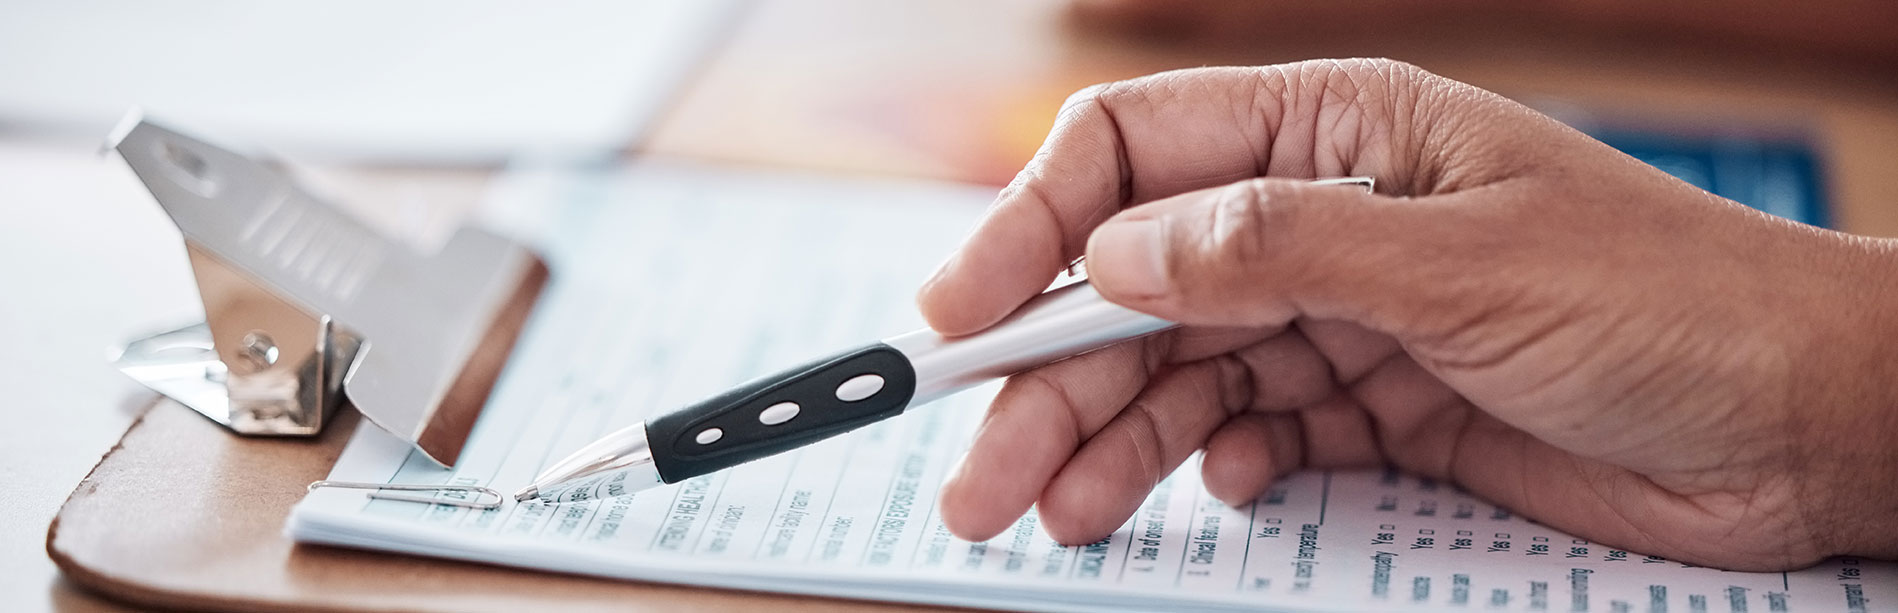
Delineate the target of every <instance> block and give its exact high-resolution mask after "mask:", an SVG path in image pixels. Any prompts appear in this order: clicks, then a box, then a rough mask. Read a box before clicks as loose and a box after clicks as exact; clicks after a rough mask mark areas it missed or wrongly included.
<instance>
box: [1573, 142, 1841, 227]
mask: <svg viewBox="0 0 1898 613" xmlns="http://www.w3.org/2000/svg"><path fill="white" fill-rule="evenodd" d="M1589 135H1590V136H1593V137H1595V138H1597V139H1600V140H1601V141H1602V142H1604V143H1608V145H1609V146H1611V147H1614V148H1616V149H1620V150H1621V151H1622V152H1624V153H1627V154H1628V155H1631V156H1634V157H1635V158H1636V159H1639V160H1641V161H1643V162H1647V163H1649V164H1652V165H1654V166H1655V167H1656V168H1660V169H1661V170H1663V171H1666V172H1667V174H1670V175H1674V176H1675V177H1678V178H1679V179H1681V180H1682V181H1686V182H1688V183H1692V184H1694V185H1696V186H1698V187H1700V188H1701V189H1704V190H1707V191H1709V192H1713V193H1715V194H1719V195H1720V196H1722V197H1725V198H1730V199H1733V200H1735V201H1737V202H1740V203H1742V204H1745V205H1747V206H1751V207H1753V208H1756V209H1759V210H1762V211H1765V212H1767V213H1771V214H1774V215H1778V216H1780V217H1785V218H1787V219H1791V220H1793V221H1798V222H1801V223H1807V224H1812V225H1815V226H1819V227H1822V228H1823V227H1830V225H1829V224H1831V222H1832V218H1831V215H1830V214H1829V207H1827V205H1826V201H1825V189H1824V188H1825V185H1824V183H1823V178H1822V176H1821V173H1820V168H1819V159H1818V155H1817V154H1815V153H1813V150H1812V148H1811V147H1810V146H1808V145H1807V144H1805V143H1801V142H1798V141H1792V140H1762V139H1754V138H1746V137H1734V136H1721V137H1695V136H1683V135H1676V134H1668V133H1664V132H1636V131H1617V130H1596V131H1591V132H1590V134H1589Z"/></svg>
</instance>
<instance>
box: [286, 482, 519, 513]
mask: <svg viewBox="0 0 1898 613" xmlns="http://www.w3.org/2000/svg"><path fill="white" fill-rule="evenodd" d="M320 487H334V488H342V489H352V490H373V491H371V492H369V497H370V498H376V499H379V500H400V501H403V502H421V503H427V504H445V505H449V506H455V507H467V508H470V509H478V510H482V511H486V510H489V509H498V508H500V507H501V501H502V500H503V498H502V497H501V492H498V491H495V490H493V489H490V488H485V487H481V486H478V485H425V484H413V485H412V484H406V483H362V482H356V481H327V480H325V481H317V482H315V483H311V484H310V487H309V491H312V492H314V491H316V489H317V488H320ZM382 490H402V491H410V492H438V493H439V492H470V493H473V494H474V499H473V500H456V499H453V498H434V497H430V496H418V495H415V494H388V493H384V492H383V491H382ZM483 496H487V497H490V498H492V501H489V502H484V501H483V499H482V497H483Z"/></svg>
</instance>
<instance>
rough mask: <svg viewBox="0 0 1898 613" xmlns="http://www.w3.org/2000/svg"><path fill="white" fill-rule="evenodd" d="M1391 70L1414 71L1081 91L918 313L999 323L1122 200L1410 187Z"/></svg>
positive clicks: (1359, 66) (1252, 74) (1291, 67)
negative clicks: (1291, 182)
mask: <svg viewBox="0 0 1898 613" xmlns="http://www.w3.org/2000/svg"><path fill="white" fill-rule="evenodd" d="M1393 67H1400V68H1404V69H1406V70H1409V71H1415V69H1412V68H1407V67H1402V65H1398V64H1395V63H1391V62H1381V61H1346V62H1304V63H1299V64H1288V65H1282V66H1269V67H1264V68H1209V69H1193V70H1182V71H1174V72H1166V73H1160V74H1157V75H1152V76H1148V77H1142V78H1139V79H1134V80H1130V81H1122V82H1118V83H1111V84H1107V85H1100V86H1095V87H1091V88H1088V89H1085V90H1082V91H1081V92H1079V93H1077V94H1075V95H1074V96H1072V97H1070V98H1069V99H1068V102H1067V103H1066V104H1064V105H1063V108H1062V111H1061V113H1060V116H1059V118H1058V119H1057V120H1056V123H1055V127H1054V130H1053V131H1052V132H1050V133H1049V135H1048V139H1047V141H1046V142H1045V143H1044V144H1043V145H1042V147H1041V149H1040V151H1038V152H1036V153H1035V157H1034V158H1033V159H1031V160H1030V161H1029V162H1028V164H1027V166H1026V167H1025V168H1023V169H1022V171H1021V173H1020V174H1018V175H1017V176H1016V177H1015V180H1014V181H1012V182H1010V184H1009V185H1008V187H1006V188H1004V189H1003V190H1002V193H1001V194H1000V196H998V197H997V199H996V202H995V204H994V205H993V206H991V207H990V209H989V212H988V215H987V216H986V217H985V218H984V219H983V220H982V222H981V224H980V225H978V226H977V228H976V230H975V231H974V233H972V234H971V235H970V236H969V238H968V240H967V242H966V243H965V244H964V245H963V246H962V248H961V249H959V250H958V251H957V252H956V253H955V254H954V255H953V256H951V257H950V259H949V260H948V261H947V262H945V263H944V264H943V266H942V268H941V269H939V270H938V271H937V273H936V276H935V277H933V278H932V279H930V281H929V282H928V283H926V284H924V286H923V288H922V290H921V291H920V292H919V295H918V299H917V302H918V304H919V306H920V307H921V309H922V313H923V317H924V318H925V319H926V320H928V322H929V324H930V326H931V327H933V328H935V329H936V330H937V331H938V332H941V333H943V334H945V335H949V336H956V335H962V334H968V333H971V332H975V331H978V330H981V329H982V328H986V327H988V326H989V325H991V324H994V323H995V322H996V321H998V320H1000V319H1001V318H1002V317H1003V316H1006V315H1007V314H1008V313H1009V312H1011V311H1013V310H1014V309H1015V308H1016V307H1018V306H1020V305H1021V303H1022V302H1023V301H1025V300H1027V299H1028V298H1031V297H1033V296H1034V295H1035V294H1038V293H1040V292H1041V291H1042V290H1044V289H1047V287H1048V284H1049V283H1050V282H1052V281H1053V279H1054V277H1055V275H1056V274H1058V273H1059V272H1060V271H1061V270H1062V269H1063V268H1064V267H1066V266H1067V264H1068V263H1069V262H1071V261H1073V259H1074V258H1075V257H1077V256H1079V255H1080V254H1081V253H1082V252H1083V251H1084V250H1085V249H1086V245H1087V236H1088V234H1089V233H1090V232H1092V231H1093V229H1094V227H1095V226H1097V225H1099V224H1100V223H1101V222H1102V221H1105V220H1106V219H1107V218H1108V217H1111V216H1112V215H1113V214H1114V213H1117V212H1119V211H1120V210H1121V209H1122V208H1124V207H1126V206H1130V205H1134V204H1139V203H1142V202H1147V201H1150V200H1155V199H1159V198H1164V197H1167V196H1172V195H1176V194H1181V193H1185V192H1189V191H1193V190H1198V189H1203V188H1207V187H1214V186H1218V185H1225V184H1228V183H1232V182H1235V181H1240V180H1243V179H1249V178H1253V177H1257V176H1264V175H1275V176H1288V177H1317V176H1340V175H1346V174H1352V175H1359V174H1362V175H1370V176H1376V177H1379V178H1380V179H1381V180H1384V181H1398V182H1400V183H1406V182H1409V181H1410V177H1409V175H1410V170H1411V169H1410V166H1408V165H1400V164H1396V163H1394V162H1395V161H1396V160H1398V159H1399V158H1400V157H1406V156H1395V155H1392V153H1391V152H1392V150H1393V149H1392V148H1393V144H1392V143H1393V141H1396V142H1397V143H1398V146H1401V145H1403V144H1408V143H1411V141H1412V140H1414V139H1409V138H1406V137H1405V135H1400V134H1396V130H1393V129H1391V128H1390V124H1391V123H1392V122H1391V121H1390V116H1391V115H1392V114H1393V113H1394V111H1393V110H1392V109H1395V108H1407V107H1408V102H1405V101H1404V100H1400V99H1399V98H1404V97H1405V95H1406V94H1407V93H1408V92H1407V91H1405V90H1404V88H1401V87H1397V86H1394V85H1393V83H1394V82H1395V81H1396V80H1397V79H1393V78H1392V74H1391V73H1392V72H1393ZM1393 93H1395V94H1397V95H1393ZM1372 135H1375V136H1376V138H1371V137H1370V136H1372ZM1407 157H1409V158H1412V159H1414V158H1415V157H1417V156H1414V155H1413V156H1407Z"/></svg>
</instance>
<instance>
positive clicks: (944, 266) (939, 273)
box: [916, 254, 959, 296]
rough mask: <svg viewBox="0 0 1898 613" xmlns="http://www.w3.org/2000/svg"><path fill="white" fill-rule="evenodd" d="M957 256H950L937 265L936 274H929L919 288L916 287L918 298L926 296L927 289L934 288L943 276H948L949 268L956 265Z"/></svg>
mask: <svg viewBox="0 0 1898 613" xmlns="http://www.w3.org/2000/svg"><path fill="white" fill-rule="evenodd" d="M957 255H959V254H950V255H949V257H948V258H947V259H944V260H943V261H942V263H941V264H937V265H936V272H933V273H930V275H929V278H928V279H926V280H924V281H923V284H922V285H921V286H919V287H917V289H916V294H917V295H919V296H921V295H927V294H928V293H929V288H931V287H934V286H935V285H936V283H937V282H939V281H942V277H943V275H946V274H949V266H950V265H951V264H955V263H956V256H957Z"/></svg>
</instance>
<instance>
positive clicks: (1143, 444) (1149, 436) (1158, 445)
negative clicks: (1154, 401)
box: [1124, 400, 1167, 486]
mask: <svg viewBox="0 0 1898 613" xmlns="http://www.w3.org/2000/svg"><path fill="white" fill-rule="evenodd" d="M1124 414H1125V415H1126V416H1127V438H1128V440H1129V441H1130V442H1132V443H1133V448H1134V457H1135V458H1136V459H1138V460H1139V461H1140V477H1141V479H1142V480H1143V481H1144V482H1145V483H1146V484H1147V485H1149V486H1152V485H1154V484H1157V483H1159V482H1160V480H1161V479H1165V478H1166V473H1167V470H1166V457H1167V452H1166V437H1164V436H1161V433H1160V422H1159V418H1158V417H1157V416H1155V415H1154V414H1153V410H1152V409H1151V408H1149V407H1148V406H1147V404H1146V403H1145V402H1140V401H1137V400H1136V401H1135V402H1134V403H1133V404H1130V405H1128V406H1127V410H1126V412H1125V413H1124Z"/></svg>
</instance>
